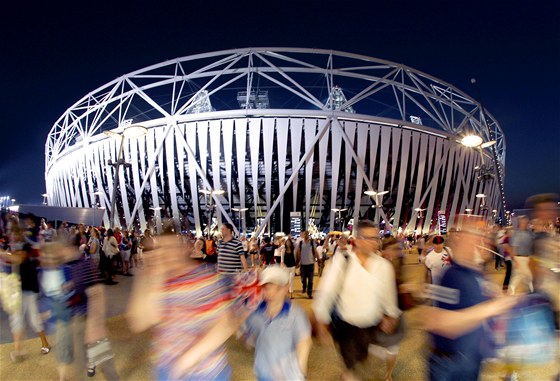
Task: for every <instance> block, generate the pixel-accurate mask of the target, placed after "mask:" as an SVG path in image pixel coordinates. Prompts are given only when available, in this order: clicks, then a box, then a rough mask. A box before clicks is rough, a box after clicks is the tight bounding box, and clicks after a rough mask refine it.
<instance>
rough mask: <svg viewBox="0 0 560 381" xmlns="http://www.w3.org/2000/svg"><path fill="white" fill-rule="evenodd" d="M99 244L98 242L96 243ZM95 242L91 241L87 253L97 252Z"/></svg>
mask: <svg viewBox="0 0 560 381" xmlns="http://www.w3.org/2000/svg"><path fill="white" fill-rule="evenodd" d="M97 242H99V241H97ZM97 242H96V241H95V240H91V245H89V252H90V253H96V252H97V246H98V244H97Z"/></svg>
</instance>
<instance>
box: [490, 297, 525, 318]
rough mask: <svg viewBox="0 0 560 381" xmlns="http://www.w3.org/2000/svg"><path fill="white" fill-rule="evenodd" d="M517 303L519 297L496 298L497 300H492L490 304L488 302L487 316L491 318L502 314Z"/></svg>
mask: <svg viewBox="0 0 560 381" xmlns="http://www.w3.org/2000/svg"><path fill="white" fill-rule="evenodd" d="M518 302H519V296H510V295H504V296H498V297H497V298H495V299H492V300H491V301H490V302H488V308H490V310H489V313H490V314H489V316H490V317H492V316H496V315H500V314H503V313H505V312H507V311H509V310H510V309H512V308H513V307H514V306H515V305H516V304H517V303H518Z"/></svg>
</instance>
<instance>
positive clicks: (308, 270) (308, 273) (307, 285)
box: [299, 264, 315, 296]
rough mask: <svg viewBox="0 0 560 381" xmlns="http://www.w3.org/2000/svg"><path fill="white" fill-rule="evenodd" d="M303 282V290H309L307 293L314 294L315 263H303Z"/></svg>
mask: <svg viewBox="0 0 560 381" xmlns="http://www.w3.org/2000/svg"><path fill="white" fill-rule="evenodd" d="M299 271H300V272H301V284H302V285H303V292H306V291H307V295H309V296H311V295H313V276H314V275H315V264H311V265H301V266H300V270H299Z"/></svg>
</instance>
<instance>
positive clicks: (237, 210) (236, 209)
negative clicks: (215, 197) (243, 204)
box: [231, 208, 249, 212]
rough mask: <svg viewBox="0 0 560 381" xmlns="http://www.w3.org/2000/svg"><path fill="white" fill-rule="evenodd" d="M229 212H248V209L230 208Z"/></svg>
mask: <svg viewBox="0 0 560 381" xmlns="http://www.w3.org/2000/svg"><path fill="white" fill-rule="evenodd" d="M231 210H233V211H234V212H244V211H246V210H249V208H231Z"/></svg>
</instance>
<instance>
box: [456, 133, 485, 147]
mask: <svg viewBox="0 0 560 381" xmlns="http://www.w3.org/2000/svg"><path fill="white" fill-rule="evenodd" d="M482 142H483V140H482V138H481V137H480V136H478V135H466V136H464V137H463V138H462V139H461V144H462V145H464V146H465V147H478V146H480V145H481V144H482Z"/></svg>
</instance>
